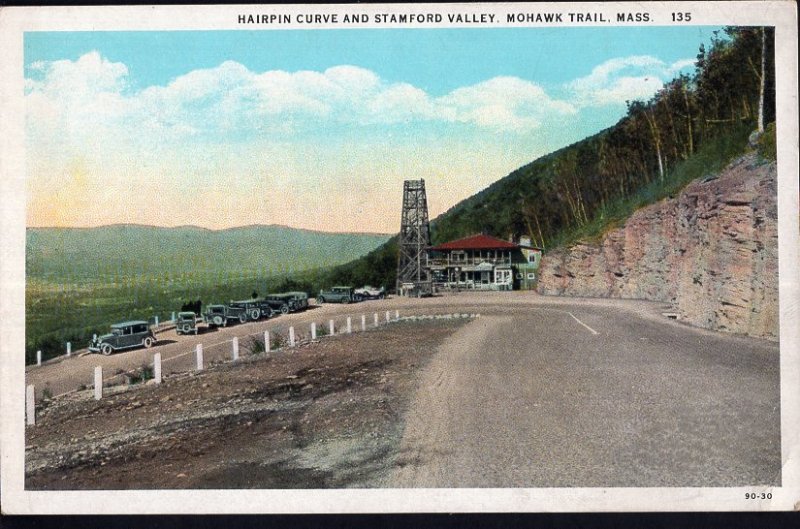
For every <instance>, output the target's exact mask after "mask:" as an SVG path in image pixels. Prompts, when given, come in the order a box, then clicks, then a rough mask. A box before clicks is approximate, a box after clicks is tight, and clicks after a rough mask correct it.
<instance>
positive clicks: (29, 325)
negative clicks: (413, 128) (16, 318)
mask: <svg viewBox="0 0 800 529" xmlns="http://www.w3.org/2000/svg"><path fill="white" fill-rule="evenodd" d="M26 235H27V240H26V255H25V259H26V273H27V282H26V285H25V320H26V322H25V341H26V361H27V362H28V363H30V362H33V361H35V358H36V356H35V354H36V350H41V351H42V353H43V356H44V358H50V357H53V356H57V355H59V354H63V353H64V344H65V343H66V342H71V343H73V344H75V347H76V349H77V348H79V347H84V346H85V345H86V343H87V341H88V339H89V338H90V337H91V336H92V334H95V333H101V332H106V331H107V330H108V325H110V324H112V323H114V322H116V321H122V320H129V319H149V320H150V321H154V319H155V317H156V316H159V317H160V318H161V320H162V321H163V320H164V319H165V318H168V317H169V316H170V315H171V313H172V312H173V311H177V310H180V309H181V306H182V305H183V304H184V303H187V302H188V301H194V300H202V301H203V302H204V303H205V304H208V303H223V302H226V301H229V300H231V299H243V298H249V297H250V296H251V295H252V293H253V292H256V293H258V294H260V295H265V294H267V293H268V292H272V291H280V290H297V289H300V288H303V287H305V286H306V285H301V284H298V283H296V282H292V281H290V280H289V279H288V277H289V276H297V275H310V276H312V277H315V276H316V275H317V274H319V270H320V269H323V268H328V267H330V266H334V265H337V264H341V263H345V262H348V261H351V260H353V259H355V258H357V257H359V256H361V255H364V254H366V253H367V252H369V251H371V250H374V249H375V248H376V247H378V246H380V245H381V244H383V243H384V242H386V241H387V240H388V239H389V235H381V234H372V233H324V232H315V231H308V230H300V229H294V228H287V227H285V226H246V227H241V228H232V229H227V230H219V231H214V230H207V229H204V228H198V227H194V226H181V227H176V228H159V227H154V226H140V225H115V226H103V227H98V228H28V230H27V234H26Z"/></svg>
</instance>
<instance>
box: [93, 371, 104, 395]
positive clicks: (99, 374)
mask: <svg viewBox="0 0 800 529" xmlns="http://www.w3.org/2000/svg"><path fill="white" fill-rule="evenodd" d="M102 398H103V367H102V366H97V367H95V368H94V400H100V399H102Z"/></svg>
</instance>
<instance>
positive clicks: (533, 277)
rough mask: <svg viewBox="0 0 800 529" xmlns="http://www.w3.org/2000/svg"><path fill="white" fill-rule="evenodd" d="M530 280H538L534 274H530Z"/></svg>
mask: <svg viewBox="0 0 800 529" xmlns="http://www.w3.org/2000/svg"><path fill="white" fill-rule="evenodd" d="M528 279H530V280H534V279H536V274H534V273H533V272H528Z"/></svg>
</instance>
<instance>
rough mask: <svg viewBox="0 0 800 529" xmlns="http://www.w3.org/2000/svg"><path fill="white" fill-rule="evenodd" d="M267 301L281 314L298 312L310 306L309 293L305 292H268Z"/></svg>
mask: <svg viewBox="0 0 800 529" xmlns="http://www.w3.org/2000/svg"><path fill="white" fill-rule="evenodd" d="M266 299H267V301H268V302H269V303H270V304H272V307H273V308H274V309H275V310H277V311H280V312H281V314H287V313H289V312H297V311H299V310H305V309H307V308H308V294H306V293H305V292H284V293H281V294H268V295H267V297H266Z"/></svg>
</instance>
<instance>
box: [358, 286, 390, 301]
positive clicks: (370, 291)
mask: <svg viewBox="0 0 800 529" xmlns="http://www.w3.org/2000/svg"><path fill="white" fill-rule="evenodd" d="M355 293H356V295H359V296H361V299H383V298H385V297H386V289H384V288H383V287H381V288H376V287H371V286H369V285H365V286H364V288H357V289H356V291H355Z"/></svg>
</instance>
